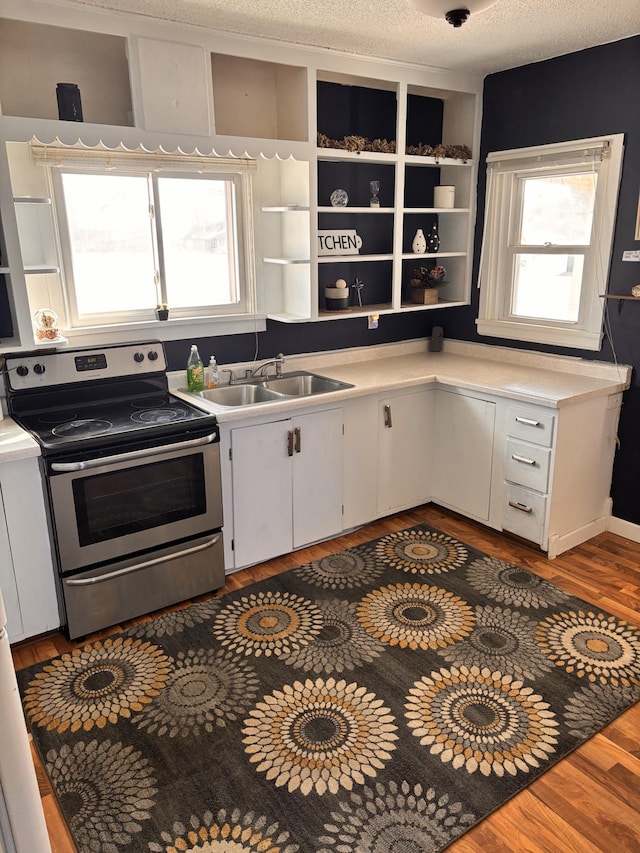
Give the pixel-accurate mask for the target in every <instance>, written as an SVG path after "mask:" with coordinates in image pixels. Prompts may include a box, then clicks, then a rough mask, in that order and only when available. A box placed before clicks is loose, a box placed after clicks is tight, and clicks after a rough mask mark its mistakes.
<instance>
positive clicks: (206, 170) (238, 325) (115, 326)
mask: <svg viewBox="0 0 640 853" xmlns="http://www.w3.org/2000/svg"><path fill="white" fill-rule="evenodd" d="M31 152H32V158H33V161H34V162H35V163H36V164H38V165H39V166H43V167H44V168H46V169H47V172H48V182H49V185H50V186H51V189H52V197H53V205H54V211H55V214H56V219H57V221H58V228H57V229H56V230H57V238H58V242H59V248H60V255H61V260H62V269H61V273H60V276H59V280H60V288H61V291H62V292H61V294H59V300H60V301H62V303H63V304H64V305H65V313H66V315H67V327H66V328H65V331H64V334H65V336H66V337H68V338H69V339H72V340H73V341H74V342H78V343H82V342H83V341H84V340H85V339H86V337H87V334H90V335H92V338H93V339H95V338H96V337H97V339H98V340H100V341H107V340H109V341H110V340H123V339H128V337H130V335H131V333H132V331H134V330H135V329H139V331H138V332H135V333H136V334H144V333H147V332H149V331H151V329H153V334H154V335H156V336H157V337H160V338H162V339H163V340H171V339H180V338H182V337H184V336H185V335H189V334H190V335H194V336H195V335H205V334H206V335H215V334H235V333H239V332H245V331H256V330H261V329H263V328H264V318H263V315H258V313H257V293H256V270H255V239H254V225H253V212H254V211H253V207H254V202H253V174H254V172H255V170H256V162H255V160H252V159H249V158H232V157H218V156H217V155H215V154H213V155H200V154H192V155H187V154H184V155H183V154H180V153H178V154H169V153H165V152H163V151H155V152H147V151H144V150H141V149H138V150H135V151H130V150H126V149H125V148H124V147H123V148H120V149H105V148H103V147H99V148H88V149H87V148H84V149H83V148H76V147H72V146H65V147H62V146H57V145H48V144H43V143H39V142H32V143H31ZM61 169H64V170H66V171H73V172H84V173H94V174H95V173H96V172H101V171H105V170H109V171H112V172H113V173H115V174H118V173H126V174H132V173H137V174H141V173H142V174H147V173H150V174H151V178H150V180H151V181H153V180H154V176H155V175H156V174H158V173H160V174H161V175H162V176H167V177H172V176H176V175H179V176H183V177H187V176H194V177H195V176H196V175H197V174H202V175H204V176H205V177H206V179H209V178H210V177H212V176H213V177H216V176H219V177H220V178H222V179H225V180H229V179H231V180H232V181H233V183H234V188H235V196H236V217H235V222H234V224H235V227H236V240H237V256H236V262H237V265H238V279H239V280H238V283H239V287H240V292H241V298H240V301H239V302H238V303H234V304H232V305H217V306H213V305H207V306H201V307H197V308H190V309H187V308H175V309H172V308H171V306H170V321H169V322H166V321H158V320H157V318H156V316H155V305H152V306H150V307H149V311H148V312H135V316H134V315H125V314H122V315H120V314H113V315H105V314H101V315H96V316H95V317H82V318H79V317H78V314H77V311H76V309H75V307H74V306H75V297H74V290H73V278H72V266H71V252H70V246H69V244H68V240H67V239H66V235H67V234H68V231H67V229H66V226H65V224H64V204H61V203H59V200H60V199H61V193H62V192H63V190H62V180H61V176H60V170H61ZM160 239H161V236H160ZM160 273H162V271H161V270H160Z"/></svg>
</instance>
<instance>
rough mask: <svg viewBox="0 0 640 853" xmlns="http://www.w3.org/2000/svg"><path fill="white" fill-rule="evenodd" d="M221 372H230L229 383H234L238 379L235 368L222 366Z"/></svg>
mask: <svg viewBox="0 0 640 853" xmlns="http://www.w3.org/2000/svg"><path fill="white" fill-rule="evenodd" d="M220 373H228V374H229V385H234V384H235V383H236V381H237V378H238V377H237V376H236V374H235V371H234V370H229V368H228V367H221V368H220Z"/></svg>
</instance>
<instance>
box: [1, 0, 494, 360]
mask: <svg viewBox="0 0 640 853" xmlns="http://www.w3.org/2000/svg"><path fill="white" fill-rule="evenodd" d="M3 14H5V15H6V16H7V17H5V18H3V19H1V21H0V22H1V24H2V26H1V27H0V115H3V116H4V117H5V118H3V119H0V125H1V127H2V129H3V134H1V136H2V138H1V139H0V144H4V142H6V141H10V140H15V141H20V142H26V141H28V140H29V139H30V138H31V136H37V137H38V138H40V139H41V141H53V140H54V139H55V138H56V137H58V138H60V139H61V140H62V141H63V142H68V143H72V142H76V141H78V140H81V141H82V142H83V143H86V144H87V145H97V144H99V143H103V144H105V145H107V146H108V147H111V146H117V145H120V144H123V145H125V146H126V147H130V148H136V147H138V146H139V145H142V146H143V147H146V148H148V149H152V150H155V149H156V148H158V147H162V148H164V149H165V150H169V151H176V150H178V149H179V150H182V151H185V152H186V153H191V152H193V151H194V150H195V149H197V150H200V151H205V150H206V151H207V152H211V151H213V152H214V153H217V154H219V155H220V156H223V157H229V156H235V157H246V156H249V157H251V158H255V159H256V161H257V163H258V168H257V172H256V179H255V185H254V214H255V215H254V225H255V237H256V245H255V264H256V273H257V282H258V294H257V306H258V310H259V312H261V313H263V314H266V315H267V316H269V317H271V318H273V319H277V320H280V321H282V322H308V321H310V320H311V321H316V320H335V319H344V318H349V317H353V316H357V315H371V314H379V313H390V312H396V313H398V312H407V311H423V310H432V309H434V308H436V309H437V308H446V307H448V306H456V305H462V304H467V303H468V302H469V300H470V289H471V258H472V240H473V228H474V220H475V191H476V173H477V169H476V164H477V160H476V158H477V153H478V147H479V116H480V97H481V91H482V80H481V79H480V78H477V77H475V76H473V75H467V74H463V73H459V72H445V71H442V70H438V69H430V68H428V67H424V68H421V67H419V66H413V65H402V64H394V63H391V62H388V61H384V60H378V59H375V58H367V57H358V56H351V55H348V54H344V55H343V54H340V53H338V52H333V51H321V50H317V49H306V48H304V47H302V46H296V45H287V44H284V43H275V42H270V41H261V40H259V39H243V38H242V37H240V36H234V35H230V34H224V33H220V32H216V31H214V30H206V29H204V28H202V29H194V28H191V27H183V26H180V25H177V24H176V25H174V24H172V25H170V26H169V25H168V24H166V23H163V22H158V21H153V20H152V19H148V20H146V19H145V20H142V19H140V18H139V17H135V16H126V15H113V16H105V15H104V14H100V13H98V12H96V11H95V10H88V9H79V8H74V10H58V9H56V10H53V9H52V8H51V7H50V4H48V3H47V2H45V0H31V2H30V3H29V7H28V10H27V11H25V10H24V8H23V3H22V0H5V3H4V4H3ZM24 18H28V19H29V20H24ZM58 82H66V83H75V84H77V85H78V87H79V90H80V94H81V99H82V110H83V119H84V123H79V122H71V121H61V120H59V119H58V107H57V101H56V84H57V83H58ZM12 117H15V118H12ZM2 168H3V167H2V163H1V162H0V171H2ZM12 177H13V176H12ZM2 184H4V186H5V187H7V186H8V179H7V177H6V175H5V177H4V178H3V176H2V175H1V174H0V189H1V188H2ZM442 186H446V187H448V190H447V192H448V193H449V195H448V196H447V199H446V200H445V201H442V199H441V196H440V194H438V193H436V187H442ZM11 195H12V197H13V198H12V200H11V205H10V207H9V206H8V204H7V202H6V201H5V202H4V205H3V207H2V208H0V209H1V210H2V214H3V217H4V218H5V219H6V217H7V216H8V217H9V219H14V217H15V223H16V224H15V225H14V224H13V223H12V222H10V223H8V224H6V223H5V229H4V232H5V241H4V242H5V244H6V245H4V246H2V249H3V253H2V260H1V261H0V263H1V265H2V267H4V268H5V273H7V272H8V276H9V279H10V282H11V289H13V291H14V302H16V303H21V304H22V308H24V306H25V305H26V304H27V298H26V296H25V295H24V294H23V295H22V296H20V295H19V294H18V297H16V296H15V294H16V292H17V291H20V290H24V293H25V294H26V291H27V289H29V290H30V291H34V290H35V291H36V292H37V301H38V303H39V302H40V301H41V300H42V299H44V298H45V295H46V294H45V292H44V289H45V287H46V285H47V279H46V276H47V275H57V272H56V269H55V268H56V259H55V257H54V254H55V253H53V252H52V251H51V244H50V240H49V235H50V234H51V233H53V231H52V229H51V226H50V217H51V206H50V205H48V203H47V193H46V192H38V193H37V194H36V193H35V192H31V191H28V192H16V190H15V188H12V192H11ZM434 229H435V230H436V231H437V235H438V240H439V242H438V244H437V246H434V244H433V242H432V243H430V244H429V245H428V246H427V247H426V248H425V251H424V252H416V251H415V250H414V237H415V235H416V232H419V231H422V233H424V234H425V235H426V236H428V235H430V233H431V232H432V231H433V230H434ZM18 232H19V236H18ZM434 267H438V268H439V270H440V280H439V281H438V287H437V289H435V288H433V289H431V292H430V293H426V292H425V291H424V290H423V289H422V288H413V287H412V285H411V281H412V279H414V281H415V277H416V274H418V275H420V274H422V275H428V274H429V273H430V271H431V270H432V269H433V268H434ZM0 274H2V268H0ZM336 284H338V285H340V288H339V289H341V290H342V291H343V293H342V294H339V297H340V298H338V299H337V300H336V299H335V298H332V294H331V293H329V294H327V292H326V291H327V289H332V288H335V287H336ZM436 291H437V292H436ZM31 295H32V296H33V294H31ZM327 296H329V299H330V301H327ZM21 313H24V311H22V310H21V309H20V306H19V305H18V307H17V309H16V314H21ZM29 322H30V320H29ZM19 325H20V323H19ZM22 325H23V326H24V329H19V330H18V334H17V337H19V338H22V337H23V336H24V335H26V336H27V337H25V342H26V343H27V344H28V343H30V341H29V340H28V339H27V338H28V335H30V333H31V329H30V328H29V326H28V325H27V324H26V323H24V322H23V324H22ZM23 333H24V335H23Z"/></svg>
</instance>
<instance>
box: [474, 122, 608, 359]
mask: <svg viewBox="0 0 640 853" xmlns="http://www.w3.org/2000/svg"><path fill="white" fill-rule="evenodd" d="M622 152H623V138H622V135H621V134H617V135H615V136H611V137H599V138H597V139H586V140H580V141H576V142H568V143H559V144H556V145H543V146H539V147H537V148H527V149H520V150H512V151H499V152H495V153H491V154H489V156H488V157H487V195H486V208H485V227H484V237H483V245H482V262H481V265H480V312H479V316H478V321H477V323H478V331H479V332H480V334H484V335H490V336H494V337H503V338H513V339H515V340H524V341H537V342H540V343H552V344H556V345H559V346H566V347H577V348H580V349H593V350H595V349H599V348H600V341H601V331H602V319H603V313H604V306H603V300H602V299H601V298H600V294H603V293H605V292H606V289H607V288H606V283H607V275H608V270H609V262H610V258H611V244H612V240H613V226H614V222H615V213H616V204H617V195H618V186H619V182H620V171H621V166H622Z"/></svg>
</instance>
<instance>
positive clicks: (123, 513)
mask: <svg viewBox="0 0 640 853" xmlns="http://www.w3.org/2000/svg"><path fill="white" fill-rule="evenodd" d="M73 498H74V504H75V510H76V522H77V525H78V537H79V541H80V545H82V546H86V545H93V544H95V543H97V542H104V541H106V540H109V539H118V538H120V537H122V536H127V535H129V534H132V533H140V532H141V531H143V530H149V529H150V528H153V527H160V526H162V525H167V524H171V523H172V522H176V521H181V520H183V519H187V518H193V517H195V516H198V515H202V514H204V513H205V512H206V509H207V500H206V494H205V476H204V457H203V455H202V454H201V453H192V454H188V455H186V456H182V457H179V458H172V459H167V460H166V461H161V462H150V463H149V464H146V465H135V466H132V467H127V468H122V469H120V470H117V471H108V472H105V473H102V474H95V475H89V476H87V475H85V476H83V477H81V478H78V479H76V480H74V482H73Z"/></svg>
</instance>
